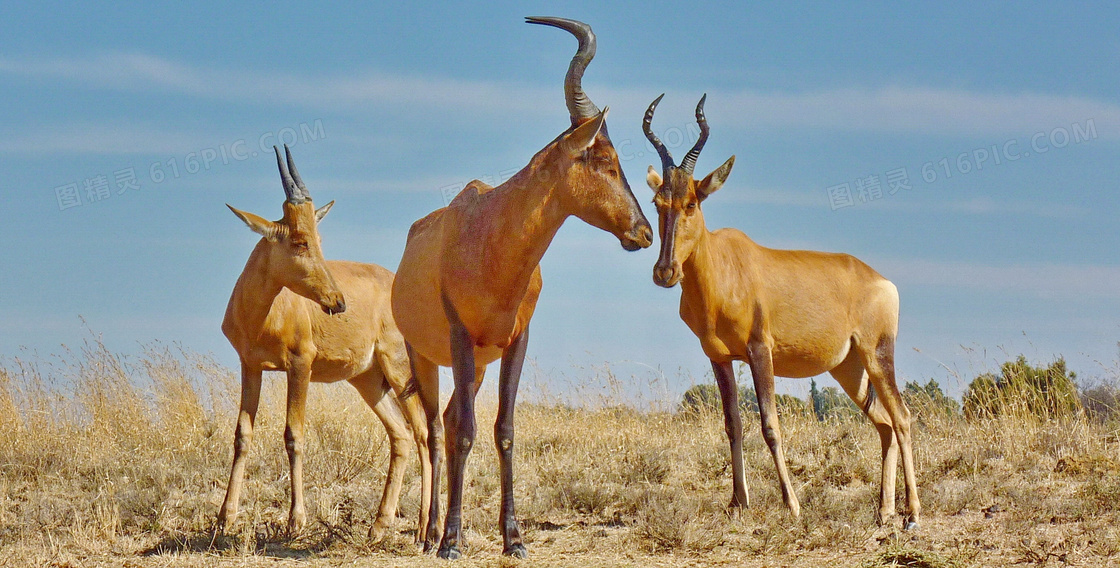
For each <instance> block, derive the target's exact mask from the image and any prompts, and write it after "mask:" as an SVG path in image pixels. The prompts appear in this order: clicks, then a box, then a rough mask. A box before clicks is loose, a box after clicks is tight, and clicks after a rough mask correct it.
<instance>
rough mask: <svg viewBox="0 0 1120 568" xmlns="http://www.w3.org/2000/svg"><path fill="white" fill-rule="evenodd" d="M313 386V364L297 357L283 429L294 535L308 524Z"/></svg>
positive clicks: (290, 526)
mask: <svg viewBox="0 0 1120 568" xmlns="http://www.w3.org/2000/svg"><path fill="white" fill-rule="evenodd" d="M310 383H311V362H310V361H304V360H302V359H299V358H296V359H295V360H294V361H293V362H292V364H291V366H290V368H289V369H288V412H287V424H286V425H285V427H284V448H285V449H286V450H287V451H288V466H289V467H290V468H291V471H292V475H291V480H292V509H291V511H290V512H289V513H288V530H289V531H290V532H291V533H293V534H295V533H297V532H299V530H300V529H302V528H303V527H304V525H305V524H307V507H306V505H304V502H303V447H304V442H303V425H304V421H305V418H306V417H305V410H306V408H307V386H308V384H310Z"/></svg>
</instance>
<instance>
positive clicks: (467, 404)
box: [393, 18, 653, 558]
mask: <svg viewBox="0 0 1120 568" xmlns="http://www.w3.org/2000/svg"><path fill="white" fill-rule="evenodd" d="M527 21H528V22H529V23H533V24H543V25H549V26H555V27H557V28H561V29H564V30H567V31H568V32H570V33H572V34H573V35H575V36H576V38H578V39H579V49H578V50H577V52H576V55H575V57H573V58H572V62H571V65H570V66H569V68H568V74H567V77H566V79H565V81H564V92H565V98H566V100H567V106H568V111H569V114H570V116H571V122H572V126H571V128H569V129H568V130H566V131H565V132H564V133H562V134H561V135H560V136H559V137H557V138H556V139H555V140H553V141H552V142H550V143H549V144H548V145H547V146H545V147H544V149H542V150H541V151H539V152H537V153H536V155H534V156H533V157H532V159H531V160H530V161H529V165H528V166H526V167H525V168H524V169H522V170H521V171H520V172H518V173H517V174H516V175H514V176H513V177H512V178H510V179H509V180H508V181H506V182H505V183H503V184H501V185H499V186H497V187H490V186H488V185H486V184H483V183H481V182H479V181H477V180H476V181H473V182H471V183H470V184H468V185H467V187H466V188H464V189H463V190H462V191H461V192H460V193H459V195H458V196H456V197H455V199H454V200H452V202H451V204H450V205H448V206H447V207H445V208H443V209H439V210H437V211H435V212H433V213H431V214H429V215H428V216H427V217H424V218H423V219H420V220H419V221H417V222H416V223H414V224H413V225H412V229H411V230H410V231H409V235H408V242H407V244H406V246H405V251H404V257H403V258H402V259H401V264H400V268H399V269H398V270H397V278H396V281H395V282H394V283H393V315H394V316H395V317H396V320H397V324H398V325H399V326H400V329H401V332H402V333H403V334H404V337H405V340H406V341H407V342H408V345H409V348H410V352H409V354H410V355H411V361H412V363H413V366H414V369H413V370H414V376H415V381H416V389H417V390H418V392H419V395H420V398H421V399H422V400H423V403H424V409H425V411H426V412H427V416H428V428H429V432H431V438H432V441H431V443H430V445H429V451H430V452H431V454H432V464H433V469H434V471H436V472H437V474H438V472H439V468H440V451H439V443H440V441H441V440H442V438H443V431H442V428H441V424H440V417H439V381H438V373H437V371H438V366H440V365H442V366H450V367H452V371H453V374H454V377H455V388H454V392H453V393H452V396H451V401H450V402H449V403H448V406H447V410H446V412H445V413H444V422H445V423H446V428H447V454H448V458H447V464H448V465H447V469H448V501H447V518H446V520H445V527H444V533H443V537H442V540H441V542H440V546H439V551H438V554H439V556H441V557H443V558H456V557H458V556H459V555H460V554H461V551H460V543H461V541H462V534H461V517H460V512H461V508H462V496H463V475H464V470H465V466H466V460H467V455H468V454H469V453H470V450H471V447H472V445H473V444H474V439H475V415H474V399H475V393H476V391H477V389H478V387H479V385H480V384H481V382H482V378H483V373H484V372H485V369H486V365H487V364H488V363H490V362H491V361H494V360H496V359H498V358H499V357H500V358H501V359H502V363H501V372H500V375H499V378H498V393H499V394H498V396H499V402H498V418H497V421H496V422H495V424H494V441H495V443H496V444H497V449H498V457H499V462H500V464H499V465H500V470H501V495H502V498H501V512H500V518H499V529H500V530H501V533H502V540H503V552H504V553H505V554H507V555H511V556H518V557H523V556H525V555H526V550H525V546H524V544H523V543H522V540H521V535H520V530H519V528H518V524H517V519H516V516H515V514H514V500H513V461H512V460H513V409H514V401H515V399H516V395H517V386H518V381H519V379H520V375H521V367H522V365H523V363H524V359H525V347H526V345H527V344H528V339H529V332H528V329H529V320H530V318H532V316H533V310H534V309H535V307H536V303H537V297H538V295H539V294H540V290H541V269H540V260H541V258H542V257H543V256H544V253H545V250H546V249H547V248H548V245H549V243H550V242H551V241H552V238H553V236H555V235H556V232H557V231H558V230H559V229H560V226H561V225H562V224H563V223H564V220H565V219H566V218H567V217H569V216H571V215H575V216H576V217H579V218H580V219H582V220H584V221H586V222H587V223H589V224H591V225H593V226H595V227H598V228H600V229H603V230H605V231H608V232H610V233H612V234H614V235H615V236H616V237H618V239H619V240H620V241H621V243H622V246H623V248H625V249H626V250H631V251H633V250H637V249H639V248H644V247H648V246H649V245H650V244H652V240H653V231H652V229H651V227H650V225H649V222H648V221H646V218H645V216H644V215H643V214H642V210H641V207H640V206H639V205H638V202H637V200H636V199H635V198H634V194H633V193H632V192H631V191H630V186H629V184H627V183H626V177H625V176H624V175H623V173H622V168H621V167H620V164H619V161H618V154H617V153H616V152H615V149H614V146H613V145H612V144H611V140H610V138H609V137H608V135H607V129H606V125H605V120H606V118H607V110H606V109H603V110H602V111H599V109H598V108H597V107H596V106H595V105H594V104H593V103H592V102H591V100H590V99H588V98H587V95H585V94H584V92H583V87H582V85H581V78H582V77H583V72H584V69H586V67H587V64H588V63H589V62H590V61H591V59H592V57H594V55H595V35H594V34H593V33H592V32H591V28H590V26H588V25H587V24H584V23H581V22H576V21H573V20H566V19H561V18H528V19H527ZM429 505H430V511H429V513H428V523H429V526H428V530H427V532H426V535H425V539H426V543H425V544H426V548H427V549H429V550H430V549H431V548H432V547H433V546H434V544H435V541H436V539H437V538H438V537H439V534H438V528H437V527H436V519H437V517H438V514H437V512H438V510H439V505H438V501H437V500H436V495H435V494H433V495H432V500H431V502H430V504H429Z"/></svg>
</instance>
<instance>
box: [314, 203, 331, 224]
mask: <svg viewBox="0 0 1120 568" xmlns="http://www.w3.org/2000/svg"><path fill="white" fill-rule="evenodd" d="M331 207H334V200H333V199H332V200H331V202H330V203H328V204H326V205H324V206H322V207H320V208H318V209H316V210H315V222H316V223H318V222H319V221H322V220H323V217H326V216H327V213H330V212H331Z"/></svg>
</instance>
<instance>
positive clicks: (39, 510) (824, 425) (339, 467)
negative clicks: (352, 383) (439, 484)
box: [0, 341, 1120, 568]
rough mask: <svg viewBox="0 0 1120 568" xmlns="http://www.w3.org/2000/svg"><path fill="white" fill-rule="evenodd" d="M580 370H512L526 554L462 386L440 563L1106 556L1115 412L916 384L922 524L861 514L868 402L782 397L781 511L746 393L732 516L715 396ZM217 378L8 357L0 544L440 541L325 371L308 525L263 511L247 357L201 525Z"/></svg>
mask: <svg viewBox="0 0 1120 568" xmlns="http://www.w3.org/2000/svg"><path fill="white" fill-rule="evenodd" d="M526 374H527V375H529V374H531V373H529V372H527V373H526ZM576 380H577V381H578V380H579V379H578V378H577V379H576ZM587 380H588V382H589V388H588V390H589V391H594V390H595V389H600V391H596V392H601V391H602V389H604V388H605V389H606V393H607V394H606V395H603V396H589V397H588V400H586V401H584V402H585V404H580V405H565V404H559V403H547V404H546V403H542V402H541V401H544V400H549V399H548V397H546V396H543V395H540V396H536V397H534V396H531V395H530V394H529V393H527V394H526V396H525V402H523V403H522V404H521V405H520V406H519V408H518V411H517V419H516V420H517V450H516V459H517V465H516V477H517V490H518V506H519V510H518V512H519V516H520V518H521V519H522V524H523V528H524V529H525V531H524V532H525V533H526V537H527V543H528V546H529V550H530V558H529V559H528V560H523V561H515V560H512V559H507V558H502V557H501V556H500V551H501V538H500V536H499V534H498V532H497V529H496V521H497V508H498V491H497V487H498V475H497V460H496V457H495V454H494V450H493V447H492V443H489V432H490V428H489V427H488V426H487V424H489V423H492V421H493V416H494V412H495V404H494V403H493V400H492V399H487V398H486V397H485V395H483V396H481V397H480V400H479V414H480V416H479V420H480V422H479V424H480V427H479V431H480V437H481V439H480V443H478V444H477V445H476V450H475V451H474V453H473V455H472V457H471V460H470V466H469V470H468V471H469V472H468V482H467V491H466V497H465V499H466V501H465V506H464V516H465V526H466V531H467V532H466V539H467V548H466V550H465V556H464V558H463V559H462V560H460V561H457V562H456V564H454V565H458V566H463V567H464V568H465V567H471V566H503V567H506V566H516V565H523V566H527V567H528V566H636V567H647V566H774V567H777V566H825V565H827V566H834V567H841V566H860V567H876V566H920V567H938V566H977V567H979V566H1067V565H1069V566H1112V565H1120V525H1118V521H1120V513H1118V511H1120V437H1118V434H1120V429H1118V424H1116V423H1115V422H1111V423H1110V422H1107V421H1101V420H1096V419H1092V418H1088V417H1086V416H1084V415H1080V414H1078V415H1074V416H1071V417H1068V418H1064V419H1061V420H1045V419H1039V418H1035V417H1032V416H1030V415H1015V414H1014V413H1012V415H1010V416H1005V417H1003V418H1001V419H999V420H995V419H988V420H979V419H975V420H971V421H966V420H965V419H964V418H961V417H960V416H950V415H946V414H944V413H940V412H938V411H936V410H933V409H932V407H924V406H923V405H922V404H921V401H916V403H915V404H913V405H912V410H913V411H914V413H915V415H916V424H915V432H916V446H915V448H916V453H917V456H916V457H917V461H918V471H919V483H920V490H921V497H922V500H923V505H924V508H925V513H924V518H923V520H922V526H921V529H920V530H918V531H914V532H901V531H900V530H899V523H898V522H896V523H895V524H894V525H892V526H888V527H877V526H876V525H875V523H874V520H873V512H874V510H875V499H876V496H877V491H878V490H877V484H878V476H879V445H878V438H877V436H876V434H875V432H874V430H873V429H872V427H871V426H870V424H869V423H867V422H866V421H865V420H864V419H862V418H854V419H840V420H833V421H829V422H818V421H817V420H816V419H815V418H813V417H812V416H808V415H802V414H798V413H795V412H786V413H784V415H783V416H782V426H783V432H784V436H785V442H786V451H787V455H788V459H789V461H790V464H791V469H792V472H793V473H794V476H795V484H796V486H797V487H798V495H799V497H800V498H801V504H802V516H801V518H800V519H792V518H790V517H789V516H788V515H787V514H786V511H785V510H784V508H783V506H782V503H781V497H780V494H779V492H778V488H777V483H776V476H775V474H774V471H773V464H772V462H771V459H770V455H769V453H768V451H767V450H766V447H765V445H764V443H763V442H762V439H761V435H760V433H759V432H758V423H757V418H752V416H751V415H749V414H748V415H746V416H745V417H744V422H745V430H746V450H745V452H746V460H747V468H748V471H747V479H748V484H749V486H750V489H751V507H750V508H749V509H748V510H747V511H746V512H745V513H744V514H743V515H742V516H741V518H738V519H731V518H729V517H728V516H727V514H726V513H725V511H724V508H723V506H724V504H725V503H726V502H727V500H728V499H729V496H730V485H731V479H730V473H729V465H728V449H727V442H726V438H725V435H724V432H723V426H722V419H721V418H720V416H719V415H718V414H717V413H711V412H700V413H681V412H670V411H664V410H662V411H655V410H638V409H634V408H629V407H623V406H611V403H610V401H611V400H612V396H611V393H610V389H611V388H618V387H617V384H616V385H615V386H613V387H612V386H611V385H607V386H606V387H603V385H602V384H594V385H593V384H591V382H592V381H593V380H598V381H601V380H602V377H598V378H595V379H592V378H588V379H587ZM237 381H238V379H237V377H236V376H235V375H234V373H233V372H232V371H230V370H228V369H225V368H223V367H221V366H220V365H217V364H215V363H214V362H212V361H211V360H210V359H208V358H206V357H201V356H197V355H193V354H190V353H181V352H180V351H179V350H177V349H174V348H168V347H161V346H156V347H153V348H149V349H148V350H147V351H146V355H144V356H142V357H138V358H130V359H127V360H125V359H122V358H120V357H118V356H116V355H114V354H112V353H110V352H108V351H107V350H106V349H105V348H104V347H103V346H101V345H100V344H98V343H97V342H96V341H94V342H92V343H91V344H89V345H87V346H86V348H85V349H82V350H79V351H78V352H74V353H69V354H66V355H64V356H61V357H55V358H50V359H43V360H31V361H29V360H21V359H18V358H10V359H7V360H5V362H4V365H3V368H2V369H0V423H2V427H3V431H4V435H3V437H0V548H2V553H0V565H4V566H65V567H84V566H130V567H146V566H249V567H257V566H308V567H312V566H314V567H318V566H336V565H337V566H352V565H354V566H433V565H434V566H444V565H445V564H444V561H440V560H437V559H435V558H433V557H430V556H424V555H422V554H420V553H419V552H418V551H417V549H416V547H415V546H414V545H413V543H412V541H413V534H412V532H411V530H412V528H413V524H414V522H415V516H416V512H417V507H418V504H419V503H418V493H419V482H418V479H417V471H418V469H416V468H415V467H414V468H413V469H415V470H416V471H410V473H409V477H408V478H407V480H406V489H405V494H404V495H403V496H402V500H401V508H402V511H401V516H402V518H401V519H399V522H398V525H397V527H396V528H397V529H398V531H397V532H395V533H394V534H392V535H391V536H389V537H387V538H386V539H384V540H381V541H371V540H370V539H369V538H368V536H367V535H368V530H369V527H370V523H371V522H372V519H373V516H374V513H375V512H376V505H377V500H378V498H379V496H380V488H381V484H382V480H383V479H382V476H383V475H384V469H385V466H386V463H387V461H388V460H387V453H388V447H387V440H386V437H385V435H384V432H383V430H382V428H381V425H380V423H378V422H377V420H376V419H375V418H374V416H373V414H372V412H370V411H369V410H368V409H367V408H366V407H365V406H364V405H362V404H361V402H360V400H359V398H358V397H357V396H356V393H355V392H354V391H353V389H352V388H351V387H349V386H348V385H343V384H339V385H315V386H313V387H312V389H311V394H312V397H311V401H310V403H309V404H310V409H309V416H310V424H309V427H308V448H307V454H306V455H307V462H306V468H307V496H308V508H309V510H308V514H309V526H308V528H307V530H306V531H304V532H303V533H302V534H299V535H287V534H285V530H284V529H283V527H284V526H285V525H284V521H285V516H286V513H287V506H288V489H287V474H288V467H287V459H286V456H285V454H284V451H283V442H282V428H283V406H282V401H283V394H284V393H283V389H284V387H283V382H282V381H280V380H276V379H275V378H271V379H269V378H268V377H266V388H265V400H264V401H263V402H262V407H261V411H260V415H259V419H258V429H257V433H256V435H255V438H254V442H253V452H252V456H253V457H252V462H251V465H250V466H249V473H248V480H247V485H246V492H245V495H244V498H243V503H242V513H241V517H240V518H239V520H238V522H237V525H236V526H235V527H234V529H233V531H231V534H230V535H229V536H222V537H215V536H214V535H213V534H212V528H213V524H214V518H215V516H216V514H217V511H218V506H219V504H220V502H221V499H222V496H223V495H224V489H225V483H226V478H227V475H228V472H229V471H228V468H229V465H230V460H231V455H232V440H233V432H232V428H233V422H234V411H235V409H236V406H237V397H238V392H239V391H238V382H237ZM491 388H492V385H491ZM484 392H488V391H484ZM534 399H535V400H534ZM593 399H594V400H593ZM669 406H671V405H663V407H666V408H667V407H669ZM414 464H415V462H414ZM899 483H900V490H899V494H900V495H901V493H902V491H901V480H900V481H899Z"/></svg>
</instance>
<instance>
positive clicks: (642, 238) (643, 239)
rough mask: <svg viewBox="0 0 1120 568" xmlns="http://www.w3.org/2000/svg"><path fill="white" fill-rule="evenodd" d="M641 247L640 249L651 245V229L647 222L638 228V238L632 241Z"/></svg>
mask: <svg viewBox="0 0 1120 568" xmlns="http://www.w3.org/2000/svg"><path fill="white" fill-rule="evenodd" d="M634 240H635V241H637V242H638V244H639V245H641V247H642V248H647V247H649V246H650V245H652V244H653V227H650V226H649V223H648V222H644V223H642V224H641V226H640V227H638V238H637V239H634Z"/></svg>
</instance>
